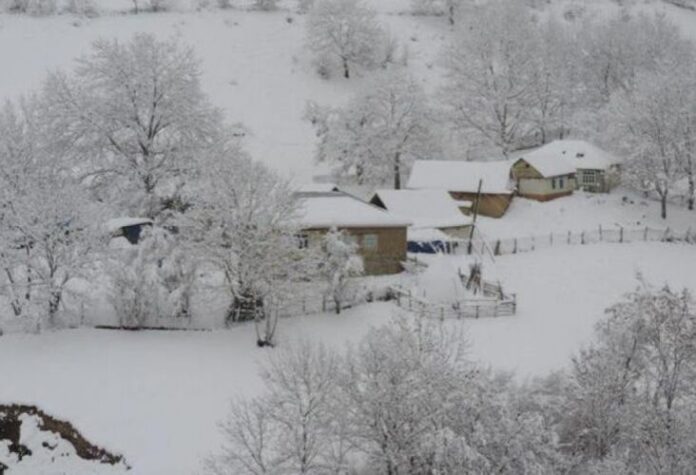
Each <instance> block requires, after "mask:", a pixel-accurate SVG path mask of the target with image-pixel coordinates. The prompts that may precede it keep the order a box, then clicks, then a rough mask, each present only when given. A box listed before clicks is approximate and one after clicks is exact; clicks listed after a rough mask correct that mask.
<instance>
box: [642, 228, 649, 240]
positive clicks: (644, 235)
mask: <svg viewBox="0 0 696 475" xmlns="http://www.w3.org/2000/svg"><path fill="white" fill-rule="evenodd" d="M647 240H648V227H647V226H645V231H643V241H647Z"/></svg>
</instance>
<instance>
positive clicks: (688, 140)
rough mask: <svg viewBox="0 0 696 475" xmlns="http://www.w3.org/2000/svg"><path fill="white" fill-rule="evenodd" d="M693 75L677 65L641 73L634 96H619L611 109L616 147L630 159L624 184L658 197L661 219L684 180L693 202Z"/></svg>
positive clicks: (690, 71) (695, 111) (695, 115)
mask: <svg viewBox="0 0 696 475" xmlns="http://www.w3.org/2000/svg"><path fill="white" fill-rule="evenodd" d="M680 61H681V60H680ZM685 64H689V63H685ZM693 71H694V70H693V68H691V67H684V66H683V65H682V63H678V64H672V65H671V66H670V65H665V67H664V68H663V69H662V70H661V71H660V72H640V73H638V74H637V75H636V78H635V80H634V83H635V84H634V86H633V87H632V90H631V91H630V92H617V93H615V94H614V96H613V98H612V102H611V104H610V106H609V107H610V109H609V110H610V117H611V121H612V137H613V138H614V144H615V146H616V147H617V148H619V149H620V150H621V152H622V153H623V154H625V156H626V157H627V158H628V160H627V162H626V164H625V167H624V171H625V173H624V177H625V178H624V181H625V182H626V183H628V184H629V185H632V186H633V187H634V188H636V189H638V190H640V191H644V192H651V193H655V194H656V195H657V196H658V198H659V199H660V203H661V216H662V218H666V217H667V202H668V199H669V197H670V196H671V195H672V194H673V193H674V188H675V185H676V184H677V183H678V182H680V181H682V180H684V179H686V180H687V181H688V182H689V184H690V191H691V196H692V197H693V190H694V165H693V164H694V157H695V155H694V153H695V145H694V139H693V130H694V126H696V107H695V106H694V102H693V101H694V92H693V90H694V85H695V84H696V83H695V82H694V79H693V78H694V76H693ZM691 203H693V201H691Z"/></svg>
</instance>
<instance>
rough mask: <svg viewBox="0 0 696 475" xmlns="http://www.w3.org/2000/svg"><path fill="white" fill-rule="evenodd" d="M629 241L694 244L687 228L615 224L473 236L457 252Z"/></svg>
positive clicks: (502, 251) (529, 249) (514, 250)
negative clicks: (521, 234) (487, 237)
mask: <svg viewBox="0 0 696 475" xmlns="http://www.w3.org/2000/svg"><path fill="white" fill-rule="evenodd" d="M602 242H607V243H631V242H685V243H690V244H696V233H694V232H692V231H691V229H688V230H687V231H685V232H677V231H673V230H671V229H670V228H666V229H656V228H651V227H648V226H646V227H634V228H627V227H616V228H603V227H602V226H599V227H598V228H597V229H594V230H590V231H579V232H578V231H568V232H567V233H549V234H539V235H535V236H528V237H515V238H508V239H497V240H490V241H489V240H485V239H481V238H474V239H473V240H472V241H471V244H469V240H464V241H463V243H462V244H461V245H459V246H458V247H457V250H456V252H455V253H456V254H480V255H483V254H492V255H495V256H502V255H506V254H517V253H522V252H532V251H536V250H540V249H548V248H552V247H557V246H573V245H587V244H596V243H602Z"/></svg>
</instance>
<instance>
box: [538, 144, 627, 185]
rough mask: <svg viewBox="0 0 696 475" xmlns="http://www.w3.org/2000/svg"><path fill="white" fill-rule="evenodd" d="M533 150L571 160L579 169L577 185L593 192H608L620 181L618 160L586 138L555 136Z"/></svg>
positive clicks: (577, 171)
mask: <svg viewBox="0 0 696 475" xmlns="http://www.w3.org/2000/svg"><path fill="white" fill-rule="evenodd" d="M534 153H536V154H540V155H542V154H543V155H544V156H549V157H552V159H555V160H563V161H568V162H570V163H572V164H573V165H574V166H575V170H576V173H575V181H576V188H577V189H581V190H584V191H589V192H592V193H609V192H610V191H611V189H612V188H614V187H615V186H616V185H618V184H619V174H620V165H619V160H618V159H617V158H616V157H615V156H613V155H611V154H610V153H608V152H605V151H604V150H602V149H600V148H599V147H596V146H595V145H592V144H591V143H588V142H585V141H584V140H556V141H554V142H551V143H549V144H546V145H544V146H543V147H541V148H539V149H537V150H536V151H535V152H534Z"/></svg>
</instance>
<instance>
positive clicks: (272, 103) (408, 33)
mask: <svg viewBox="0 0 696 475" xmlns="http://www.w3.org/2000/svg"><path fill="white" fill-rule="evenodd" d="M581 3H582V9H581V10H582V12H583V14H584V15H594V14H598V13H600V12H601V13H606V12H605V10H607V9H608V10H610V11H614V10H617V7H616V5H615V4H614V3H613V2H609V1H592V2H581ZM371 4H372V6H373V8H375V9H376V10H377V11H378V12H379V15H378V16H379V21H380V22H381V23H382V24H384V25H386V26H387V27H388V30H389V32H390V34H391V35H392V36H393V37H394V38H395V39H397V41H398V42H399V44H400V48H402V49H403V48H406V49H407V51H408V68H409V70H410V71H411V72H412V74H414V75H415V76H416V78H418V80H419V81H421V82H422V84H423V85H424V87H425V89H426V91H428V92H433V91H434V90H436V89H437V87H438V84H439V81H440V80H441V70H440V68H439V67H438V61H439V57H440V51H441V49H442V46H443V45H444V44H445V43H446V41H447V39H448V37H449V35H450V33H451V31H450V27H449V26H448V25H447V21H446V19H445V18H443V17H427V16H413V15H411V14H409V13H408V12H409V10H410V1H409V0H389V1H386V0H371ZM116 5H118V7H116ZM578 5H579V4H578V2H567V1H562V2H556V3H554V4H552V6H551V8H552V11H554V12H555V13H557V14H558V15H561V16H562V14H563V12H565V11H566V10H567V9H568V8H571V7H572V8H576V7H577V6H578ZM102 6H103V7H104V8H103V13H102V15H101V16H99V17H96V18H92V19H89V18H79V17H76V16H74V15H70V14H61V15H57V16H52V17H41V18H35V17H28V16H24V15H11V14H0V58H2V70H3V73H2V74H0V97H2V98H13V97H17V96H18V95H20V94H26V93H29V92H31V91H32V90H35V89H36V88H38V87H39V86H40V85H41V82H42V80H43V78H44V77H45V74H46V72H47V71H51V70H55V69H57V68H71V67H72V66H73V65H74V60H75V59H76V58H78V57H79V56H80V55H83V54H85V53H86V52H88V50H89V48H90V44H91V42H93V41H94V40H96V39H98V38H119V39H122V40H127V39H129V38H130V37H131V36H132V35H133V34H135V33H137V32H149V33H153V34H155V35H157V36H158V37H160V38H170V37H175V38H178V39H180V40H181V41H182V42H183V43H186V44H189V45H191V46H192V47H194V49H195V51H196V54H197V55H198V56H199V58H200V60H201V70H202V84H203V89H204V91H205V92H206V93H207V94H208V95H209V98H210V100H211V101H212V102H213V103H214V104H215V105H216V106H218V107H220V108H222V109H223V110H224V111H225V114H226V116H227V119H228V121H229V122H230V123H237V122H241V123H242V124H244V126H245V127H246V128H247V130H248V137H247V140H246V146H247V149H248V151H249V152H250V153H251V154H252V155H253V157H255V158H257V159H258V160H261V161H263V162H265V163H267V164H268V165H270V166H271V167H272V168H274V169H276V170H278V171H279V172H281V173H282V174H284V175H286V176H288V177H290V178H292V179H294V181H295V182H297V183H302V182H307V181H310V180H311V178H312V177H313V176H314V175H317V174H322V173H325V172H326V169H325V167H323V166H317V165H316V164H315V163H314V160H313V152H314V144H315V140H316V139H315V136H314V131H313V130H312V128H311V126H310V124H309V123H308V122H306V121H304V120H303V119H302V116H303V113H304V111H305V106H306V103H307V101H315V102H317V103H319V104H341V103H342V102H344V101H346V100H347V99H348V98H349V97H350V95H351V94H352V93H354V92H356V91H358V90H360V88H361V87H362V84H363V83H364V80H361V79H360V78H358V79H351V80H343V79H341V78H333V79H331V80H324V79H321V78H320V77H319V76H318V75H317V74H316V73H315V71H314V70H313V68H312V64H311V61H312V60H311V56H310V54H309V53H308V51H307V50H306V47H305V43H304V36H305V29H304V25H305V20H306V16H305V15H301V14H297V13H296V12H295V5H294V2H291V1H286V2H283V3H281V9H280V10H278V11H275V12H260V11H250V10H246V9H243V8H240V9H231V10H218V9H211V10H203V11H193V10H191V9H190V8H188V9H187V8H183V7H182V8H180V11H174V12H165V13H141V14H138V15H132V14H127V13H125V12H124V11H123V10H124V9H127V8H128V7H130V3H129V2H125V1H123V2H121V1H119V2H116V1H110V2H102ZM109 8H110V9H111V10H109ZM117 8H118V9H117ZM632 8H634V9H637V10H640V11H647V12H652V11H659V12H664V13H665V14H666V15H667V16H668V17H669V18H670V19H672V20H674V21H675V22H677V24H679V25H681V26H682V27H683V29H684V30H685V31H686V32H688V33H689V34H692V35H693V36H694V37H696V12H691V11H688V10H683V9H680V8H678V7H675V6H672V5H666V4H663V3H650V4H644V3H639V4H638V5H637V6H635V7H632ZM363 79H364V78H363Z"/></svg>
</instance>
